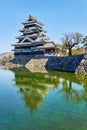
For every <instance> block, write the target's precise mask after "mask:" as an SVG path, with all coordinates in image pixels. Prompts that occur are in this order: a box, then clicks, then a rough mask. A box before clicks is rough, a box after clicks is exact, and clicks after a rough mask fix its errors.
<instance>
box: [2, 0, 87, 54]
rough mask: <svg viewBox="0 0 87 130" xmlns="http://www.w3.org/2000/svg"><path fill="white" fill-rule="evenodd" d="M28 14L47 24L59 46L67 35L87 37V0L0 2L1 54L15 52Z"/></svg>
mask: <svg viewBox="0 0 87 130" xmlns="http://www.w3.org/2000/svg"><path fill="white" fill-rule="evenodd" d="M29 14H31V15H33V16H35V17H36V18H37V19H39V20H40V21H41V22H42V23H44V24H45V25H44V29H45V30H46V31H47V36H48V37H50V38H51V39H52V40H53V41H54V42H56V43H60V39H61V37H62V36H63V34H64V33H69V32H77V31H78V32H80V33H82V34H84V35H87V0H0V53H2V52H7V51H11V49H13V47H12V46H11V44H12V43H15V42H17V39H15V37H16V36H19V35H21V33H20V32H19V31H18V30H19V29H22V28H23V25H22V24H21V22H23V21H25V20H27V19H28V16H29Z"/></svg>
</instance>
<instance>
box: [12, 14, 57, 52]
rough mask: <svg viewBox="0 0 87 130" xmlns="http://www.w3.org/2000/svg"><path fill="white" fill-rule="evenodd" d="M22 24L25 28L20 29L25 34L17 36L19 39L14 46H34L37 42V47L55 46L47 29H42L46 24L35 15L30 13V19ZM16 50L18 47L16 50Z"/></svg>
mask: <svg viewBox="0 0 87 130" xmlns="http://www.w3.org/2000/svg"><path fill="white" fill-rule="evenodd" d="M22 24H23V25H24V28H23V29H21V30H19V31H20V32H22V33H23V34H22V35H20V36H18V37H16V38H17V39H18V40H19V41H18V42H17V43H14V44H12V45H13V46H15V47H16V46H18V47H20V46H21V47H22V46H34V45H35V44H38V47H36V48H37V49H39V48H53V47H55V44H54V43H53V42H51V41H50V39H49V38H48V37H47V36H46V31H44V30H43V29H42V26H43V25H44V24H43V23H41V22H40V21H38V20H37V19H36V18H35V17H33V16H31V15H30V16H29V19H28V20H27V21H24V22H22ZM39 44H40V45H39ZM15 50H16V48H15V49H14V51H15Z"/></svg>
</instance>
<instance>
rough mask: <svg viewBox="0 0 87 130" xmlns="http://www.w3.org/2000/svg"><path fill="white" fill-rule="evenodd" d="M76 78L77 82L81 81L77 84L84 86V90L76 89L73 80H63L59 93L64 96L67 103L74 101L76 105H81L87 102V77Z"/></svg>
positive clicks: (78, 76) (79, 76)
mask: <svg viewBox="0 0 87 130" xmlns="http://www.w3.org/2000/svg"><path fill="white" fill-rule="evenodd" d="M76 77H77V78H76ZM76 77H75V78H76V79H77V80H78V79H79V82H77V83H79V84H81V85H82V86H83V89H82V90H79V88H78V89H77V88H74V84H73V83H74V82H73V80H72V81H71V80H68V79H63V80H62V87H61V89H60V91H59V93H62V94H63V96H64V98H65V99H66V101H73V102H76V103H80V102H81V101H85V102H87V75H85V76H84V75H76Z"/></svg>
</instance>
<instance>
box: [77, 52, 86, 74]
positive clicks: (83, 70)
mask: <svg viewBox="0 0 87 130" xmlns="http://www.w3.org/2000/svg"><path fill="white" fill-rule="evenodd" d="M75 73H76V74H87V53H86V54H85V55H84V57H83V59H82V61H81V62H80V64H79V66H78V67H77V69H76V72H75Z"/></svg>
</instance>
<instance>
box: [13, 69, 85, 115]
mask: <svg viewBox="0 0 87 130" xmlns="http://www.w3.org/2000/svg"><path fill="white" fill-rule="evenodd" d="M12 71H13V72H14V74H15V84H16V86H17V87H19V90H20V93H22V94H23V95H24V101H25V103H26V106H27V107H28V108H29V109H30V111H31V113H34V112H36V111H37V110H38V109H39V108H40V107H42V106H43V103H44V100H45V98H46V97H47V95H48V93H49V92H50V91H51V90H53V89H55V88H56V89H57V91H58V94H62V97H63V98H64V100H66V101H68V102H69V101H70V102H72V101H73V102H75V103H80V102H81V101H85V102H87V76H85V77H83V75H79V76H77V75H75V74H72V73H65V72H49V73H31V72H29V70H28V69H27V68H14V69H12ZM84 79H85V80H84Z"/></svg>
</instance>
